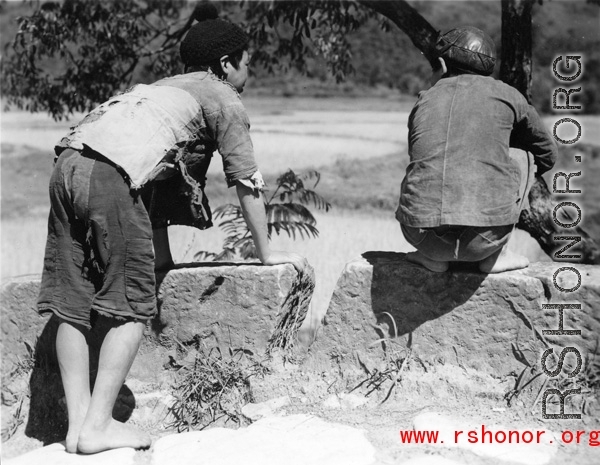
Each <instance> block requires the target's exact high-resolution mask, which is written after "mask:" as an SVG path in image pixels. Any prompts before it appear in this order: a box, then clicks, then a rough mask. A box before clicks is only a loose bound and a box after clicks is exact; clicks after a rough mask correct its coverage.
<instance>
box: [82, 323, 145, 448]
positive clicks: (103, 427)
mask: <svg viewBox="0 0 600 465" xmlns="http://www.w3.org/2000/svg"><path fill="white" fill-rule="evenodd" d="M144 326H145V325H144V323H140V322H134V321H129V322H127V323H123V324H120V325H115V326H113V327H112V328H111V329H110V330H109V331H108V333H107V335H106V337H105V339H104V342H103V343H102V348H101V349H100V359H99V362H98V376H97V377H96V382H95V384H94V391H93V393H92V397H91V400H90V405H89V408H88V411H87V415H86V417H85V421H84V423H83V426H82V428H81V432H80V434H79V442H78V449H79V451H80V452H82V453H85V454H92V453H96V452H101V451H103V450H108V449H116V448H118V447H133V448H136V449H143V448H147V447H150V444H151V442H152V440H151V438H150V436H148V435H147V434H146V433H144V432H142V431H140V430H137V429H135V428H133V427H131V426H128V425H125V424H123V423H120V422H118V421H116V420H114V419H113V418H112V410H113V407H114V405H115V401H116V399H117V395H118V394H119V389H120V388H121V386H122V385H123V382H124V381H125V377H126V376H127V373H128V372H129V369H130V368H131V364H132V363H133V360H134V359H135V356H136V354H137V351H138V348H139V345H140V342H141V339H142V334H143V331H144Z"/></svg>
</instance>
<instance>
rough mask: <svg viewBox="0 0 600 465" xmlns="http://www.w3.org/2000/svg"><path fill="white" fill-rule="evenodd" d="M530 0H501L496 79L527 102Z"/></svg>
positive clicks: (528, 87) (528, 95) (530, 43)
mask: <svg viewBox="0 0 600 465" xmlns="http://www.w3.org/2000/svg"><path fill="white" fill-rule="evenodd" d="M533 2H534V0H502V41H501V48H502V56H501V65H500V79H501V80H502V81H504V82H506V83H507V84H510V85H511V86H513V87H514V88H516V89H517V90H518V91H519V92H521V93H522V94H523V95H524V96H525V98H526V99H527V101H528V102H531V49H532V37H531V9H532V7H533Z"/></svg>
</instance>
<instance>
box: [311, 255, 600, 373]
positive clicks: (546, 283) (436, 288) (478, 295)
mask: <svg viewBox="0 0 600 465" xmlns="http://www.w3.org/2000/svg"><path fill="white" fill-rule="evenodd" d="M561 267H574V268H576V269H577V270H578V272H579V274H580V275H581V285H580V287H579V288H578V289H577V290H575V291H574V292H563V291H561V290H559V289H558V288H557V285H558V286H560V287H562V288H563V289H569V288H573V287H576V284H577V279H576V278H577V276H576V274H575V273H574V272H572V271H566V272H561V273H559V274H558V275H557V277H556V284H555V283H554V274H555V273H556V272H557V270H558V269H559V268H561ZM560 302H562V303H566V302H568V303H578V304H580V305H581V310H569V309H567V310H565V311H564V328H565V329H576V330H580V331H581V334H580V335H571V336H550V335H543V334H542V331H543V330H549V329H558V326H559V323H558V322H559V317H558V310H556V309H542V304H547V303H552V304H554V303H560ZM598 334H600V267H599V266H586V265H578V264H570V263H562V264H561V263H533V264H531V265H530V267H529V268H526V269H523V270H518V271H511V272H505V273H499V274H493V275H485V274H482V273H479V272H475V271H469V270H465V269H462V270H454V271H452V270H451V271H449V272H447V273H434V272H431V271H429V270H427V269H425V268H423V267H421V266H419V265H415V264H413V263H410V262H407V261H406V260H405V254H402V253H391V252H387V253H386V252H367V253H365V254H363V256H362V257H361V258H359V259H356V260H354V261H352V262H350V263H348V264H347V265H346V267H345V269H344V270H343V272H342V275H341V276H340V278H339V280H338V282H337V285H336V287H335V290H334V292H333V296H332V299H331V302H330V305H329V308H328V310H327V313H326V315H325V320H324V325H323V327H322V328H321V331H320V332H319V334H318V336H317V340H316V342H315V343H314V344H313V346H312V347H311V353H312V354H313V356H314V357H315V358H317V359H321V360H323V361H324V360H327V359H329V358H331V357H337V359H340V357H342V358H345V359H350V360H354V362H356V356H357V354H360V357H361V359H362V360H363V361H365V360H369V359H373V360H381V359H382V356H383V350H384V348H385V342H386V341H387V342H390V341H396V342H397V343H398V344H399V346H401V347H402V348H404V347H411V348H412V354H413V356H415V357H418V358H419V359H421V360H422V361H424V362H431V363H436V362H439V363H442V364H444V363H450V364H453V365H457V366H462V367H465V368H472V369H476V370H479V371H483V372H487V373H490V374H494V375H495V376H504V375H506V374H507V373H510V372H511V371H516V372H517V373H519V372H520V370H522V369H523V368H524V366H525V365H524V364H523V363H522V361H519V360H518V359H519V358H520V357H521V358H522V357H525V358H526V359H527V360H528V362H529V363H531V364H536V363H539V361H540V357H541V354H542V352H543V350H545V348H546V347H554V349H555V354H557V355H558V354H559V353H560V351H561V350H562V348H563V347H567V346H571V347H576V348H577V349H578V350H579V351H580V353H581V355H582V357H586V356H590V355H591V354H593V353H594V350H595V348H596V344H597V338H598ZM378 341H379V342H378ZM388 348H389V347H388ZM571 357H572V360H568V359H567V362H574V361H575V357H574V356H571ZM549 366H551V365H549Z"/></svg>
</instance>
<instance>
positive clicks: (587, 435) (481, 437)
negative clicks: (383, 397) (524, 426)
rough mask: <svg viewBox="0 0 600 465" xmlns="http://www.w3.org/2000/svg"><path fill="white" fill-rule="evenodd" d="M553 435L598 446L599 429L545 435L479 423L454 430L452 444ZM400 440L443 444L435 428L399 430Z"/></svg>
mask: <svg viewBox="0 0 600 465" xmlns="http://www.w3.org/2000/svg"><path fill="white" fill-rule="evenodd" d="M554 437H556V438H557V440H559V441H561V442H562V443H563V444H586V445H588V446H591V447H598V446H600V430H592V431H582V430H575V431H571V430H565V431H563V432H562V433H561V434H560V435H556V436H555V435H552V438H550V437H546V431H544V430H532V431H529V430H507V431H503V430H490V429H488V428H486V427H485V425H481V428H480V429H476V430H470V431H460V430H458V431H454V438H453V439H454V444H458V443H459V442H460V443H465V442H468V443H470V444H552V443H553V442H554V439H553V438H554ZM400 441H401V442H402V443H403V444H443V443H444V440H443V439H441V438H440V432H439V431H435V430H420V431H419V430H400Z"/></svg>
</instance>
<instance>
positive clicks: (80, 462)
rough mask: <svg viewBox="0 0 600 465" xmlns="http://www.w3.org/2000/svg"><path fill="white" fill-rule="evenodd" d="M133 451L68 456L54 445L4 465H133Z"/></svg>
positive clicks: (122, 450) (58, 446) (61, 446)
mask: <svg viewBox="0 0 600 465" xmlns="http://www.w3.org/2000/svg"><path fill="white" fill-rule="evenodd" d="M134 456H135V450H134V449H132V448H130V447H124V448H121V449H114V450H109V451H106V452H100V453H98V454H93V455H81V454H69V453H68V452H67V451H66V450H65V446H64V444H61V443H55V444H51V445H49V446H46V447H42V448H40V449H36V450H33V451H31V452H28V453H26V454H23V455H20V456H18V457H15V458H12V459H7V460H4V461H3V462H2V463H4V464H5V465H133V464H134V463H135V460H134Z"/></svg>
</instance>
